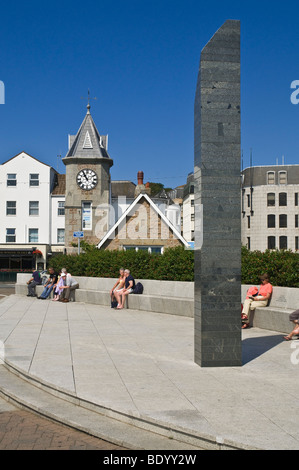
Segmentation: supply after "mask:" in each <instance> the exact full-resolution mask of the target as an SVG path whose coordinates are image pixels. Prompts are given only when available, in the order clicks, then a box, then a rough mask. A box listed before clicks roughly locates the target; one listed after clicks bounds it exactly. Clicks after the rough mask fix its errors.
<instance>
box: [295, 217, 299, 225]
mask: <svg viewBox="0 0 299 470" xmlns="http://www.w3.org/2000/svg"><path fill="white" fill-rule="evenodd" d="M298 219H299V217H298V214H296V215H295V228H298V227H299V221H298Z"/></svg>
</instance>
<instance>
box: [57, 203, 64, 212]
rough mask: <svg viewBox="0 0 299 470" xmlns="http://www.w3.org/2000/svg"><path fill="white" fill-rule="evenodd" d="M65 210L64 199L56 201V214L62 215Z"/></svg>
mask: <svg viewBox="0 0 299 470" xmlns="http://www.w3.org/2000/svg"><path fill="white" fill-rule="evenodd" d="M64 214H65V210H64V201H58V211H57V215H64Z"/></svg>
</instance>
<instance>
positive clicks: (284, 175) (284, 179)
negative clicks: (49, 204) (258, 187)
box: [278, 171, 287, 184]
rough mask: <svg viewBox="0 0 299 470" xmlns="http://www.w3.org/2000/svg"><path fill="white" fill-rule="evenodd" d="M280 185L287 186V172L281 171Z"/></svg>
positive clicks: (279, 174)
mask: <svg viewBox="0 0 299 470" xmlns="http://www.w3.org/2000/svg"><path fill="white" fill-rule="evenodd" d="M278 177H279V184H287V172H286V171H279V173H278Z"/></svg>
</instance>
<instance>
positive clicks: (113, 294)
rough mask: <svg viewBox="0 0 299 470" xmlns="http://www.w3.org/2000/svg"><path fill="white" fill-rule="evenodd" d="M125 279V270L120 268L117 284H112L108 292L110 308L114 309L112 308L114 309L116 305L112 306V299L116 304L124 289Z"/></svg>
mask: <svg viewBox="0 0 299 470" xmlns="http://www.w3.org/2000/svg"><path fill="white" fill-rule="evenodd" d="M125 279H126V278H125V270H124V269H123V268H120V270H119V278H118V280H117V282H116V283H115V284H114V286H113V287H112V289H111V291H110V298H111V308H114V306H115V307H116V305H114V303H113V302H115V301H114V299H116V302H117V303H119V299H118V296H119V294H120V293H121V292H122V290H123V288H124V285H125Z"/></svg>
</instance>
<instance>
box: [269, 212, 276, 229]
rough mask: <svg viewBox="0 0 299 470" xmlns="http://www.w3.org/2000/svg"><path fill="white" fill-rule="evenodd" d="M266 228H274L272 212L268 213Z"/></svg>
mask: <svg viewBox="0 0 299 470" xmlns="http://www.w3.org/2000/svg"><path fill="white" fill-rule="evenodd" d="M268 228H275V215H274V214H269V215H268Z"/></svg>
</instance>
